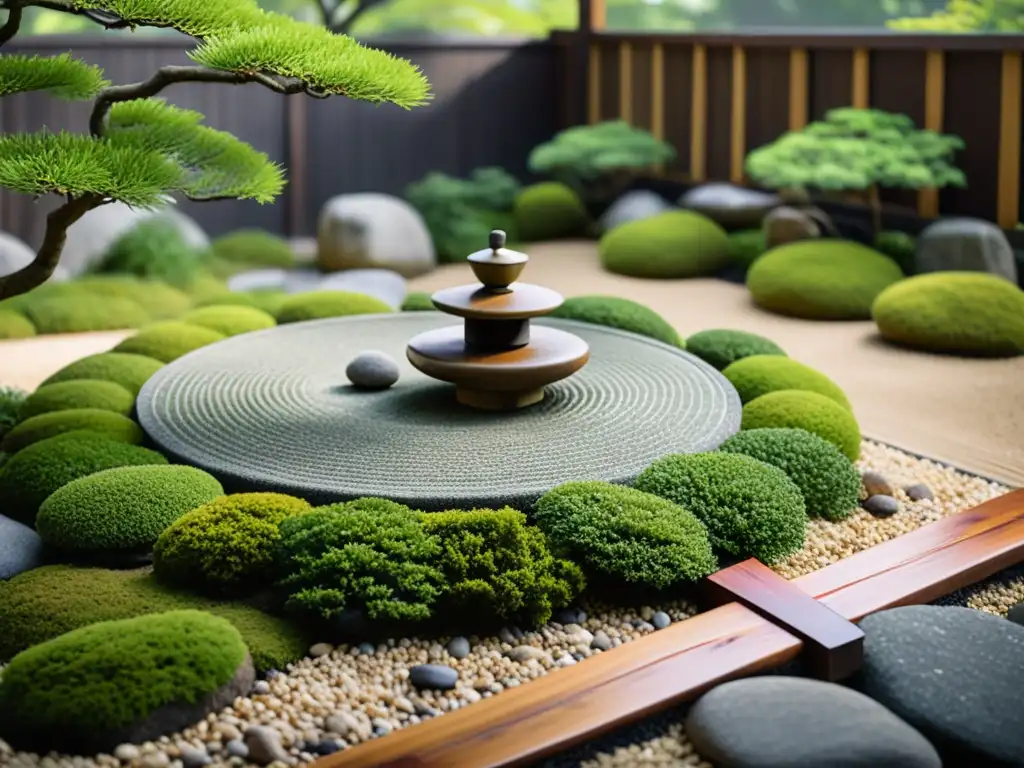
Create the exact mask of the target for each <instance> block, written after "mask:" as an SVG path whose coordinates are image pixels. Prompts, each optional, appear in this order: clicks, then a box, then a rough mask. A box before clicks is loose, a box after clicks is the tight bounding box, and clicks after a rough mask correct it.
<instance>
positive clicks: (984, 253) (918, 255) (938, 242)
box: [914, 218, 1017, 284]
mask: <svg viewBox="0 0 1024 768" xmlns="http://www.w3.org/2000/svg"><path fill="white" fill-rule="evenodd" d="M914 267H915V270H916V271H917V273H918V274H922V273H925V272H950V271H960V272H988V273H989V274H992V275H998V276H999V277H1005V278H1006V279H1007V280H1009V281H1010V282H1012V283H1014V284H1016V283H1017V262H1016V259H1015V258H1014V253H1013V247H1012V246H1011V245H1010V241H1009V240H1008V239H1007V238H1006V235H1005V234H1004V232H1003V230H1001V229H1000V228H999V227H997V226H996V225H995V224H993V223H992V222H990V221H985V220H983V219H970V218H950V219H939V220H938V221H936V222H935V223H933V224H929V225H928V226H927V227H925V229H924V230H923V231H922V232H921V234H920V235H919V236H918V238H917V250H916V252H915V254H914Z"/></svg>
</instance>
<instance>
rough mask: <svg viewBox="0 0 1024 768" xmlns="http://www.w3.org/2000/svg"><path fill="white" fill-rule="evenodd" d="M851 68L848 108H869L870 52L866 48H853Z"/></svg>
mask: <svg viewBox="0 0 1024 768" xmlns="http://www.w3.org/2000/svg"><path fill="white" fill-rule="evenodd" d="M852 66H853V82H852V83H851V92H850V106H853V107H856V108H857V109H867V108H868V107H870V106H871V51H870V50H868V49H867V48H855V49H854V51H853V65H852Z"/></svg>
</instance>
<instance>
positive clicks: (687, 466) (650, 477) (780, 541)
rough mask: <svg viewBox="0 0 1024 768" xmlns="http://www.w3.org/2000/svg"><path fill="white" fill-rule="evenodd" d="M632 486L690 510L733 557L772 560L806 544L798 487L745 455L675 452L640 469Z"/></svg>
mask: <svg viewBox="0 0 1024 768" xmlns="http://www.w3.org/2000/svg"><path fill="white" fill-rule="evenodd" d="M636 488H637V489H638V490H640V491H644V492H646V493H653V494H655V495H657V496H661V497H662V498H664V499H668V500H669V501H671V502H673V503H675V504H678V505H679V506H681V507H683V508H684V509H687V510H689V511H690V512H692V513H693V514H694V515H695V516H696V517H697V519H698V520H700V521H701V522H702V523H704V525H705V526H706V527H707V529H708V537H709V538H710V539H711V544H712V545H713V546H714V547H715V548H717V549H719V550H721V551H723V552H728V553H729V554H730V555H733V556H735V557H744V558H746V557H756V558H757V559H758V560H760V561H762V562H765V563H774V562H778V561H779V560H782V559H783V558H785V557H786V556H787V555H790V554H792V553H793V552H796V551H797V550H799V549H800V548H801V547H802V546H803V544H804V536H805V533H806V528H807V510H806V507H805V505H804V498H803V495H802V494H801V493H800V489H799V488H798V487H797V486H796V484H795V483H794V482H793V481H792V480H790V479H789V477H787V476H786V473H785V472H783V471H782V470H781V469H779V468H778V467H774V466H771V465H769V464H765V463H764V462H761V461H758V460H757V459H752V458H750V457H749V456H743V455H739V454H730V453H695V454H673V455H671V456H666V457H664V458H662V459H658V460H657V461H655V462H654V463H653V464H651V466H649V467H647V469H645V470H644V471H643V472H641V473H640V475H639V477H637V479H636Z"/></svg>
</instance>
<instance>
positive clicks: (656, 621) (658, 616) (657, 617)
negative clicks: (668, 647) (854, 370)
mask: <svg viewBox="0 0 1024 768" xmlns="http://www.w3.org/2000/svg"><path fill="white" fill-rule="evenodd" d="M671 623H672V617H670V616H669V615H668V614H667V613H665V612H664V611H658V612H657V613H655V614H654V616H652V617H651V624H653V625H654V628H655V629H664V628H665V627H667V626H668V625H669V624H671Z"/></svg>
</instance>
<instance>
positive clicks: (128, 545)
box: [36, 465, 224, 555]
mask: <svg viewBox="0 0 1024 768" xmlns="http://www.w3.org/2000/svg"><path fill="white" fill-rule="evenodd" d="M223 493H224V489H223V488H221V485H220V483H219V482H217V480H216V479H214V478H213V477H212V476H211V475H208V474H206V473H205V472H203V471H202V470H199V469H196V468H195V467H186V466H179V465H167V466H159V465H154V466H128V467H115V468H114V469H104V470H102V471H100V472H96V473H94V474H91V475H87V476H86V477H81V478H79V479H77V480H72V481H71V482H70V483H68V484H67V485H64V486H62V487H60V488H58V489H57V490H56V491H54V492H53V493H52V494H51V495H50V496H49V498H47V499H46V501H44V502H43V503H42V505H41V506H40V507H39V514H38V515H37V516H36V531H37V532H38V533H39V535H40V536H41V537H42V539H43V541H44V542H46V543H47V544H49V545H50V546H52V547H56V548H57V549H59V550H61V551H63V552H67V553H69V554H87V555H88V554H94V553H104V554H105V553H128V554H136V553H145V552H148V551H151V550H152V548H153V545H154V544H155V543H156V540H157V539H158V538H159V536H160V534H161V533H163V532H164V530H166V529H167V527H168V526H170V525H171V523H173V522H174V521H175V520H177V519H178V518H179V517H181V516H182V515H184V514H185V513H186V512H189V511H191V510H193V509H195V508H196V507H198V506H201V505H202V504H206V503H208V502H210V501H212V500H213V499H215V498H216V497H217V496H220V495H221V494H223Z"/></svg>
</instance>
